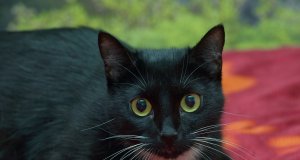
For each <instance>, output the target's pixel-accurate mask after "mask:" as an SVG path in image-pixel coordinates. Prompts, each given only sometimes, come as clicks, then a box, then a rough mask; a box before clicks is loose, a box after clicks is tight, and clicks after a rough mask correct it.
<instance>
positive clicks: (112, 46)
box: [98, 31, 133, 81]
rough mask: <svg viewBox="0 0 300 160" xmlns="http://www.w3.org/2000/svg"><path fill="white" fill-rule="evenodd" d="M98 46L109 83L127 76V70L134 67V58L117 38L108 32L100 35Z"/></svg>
mask: <svg viewBox="0 0 300 160" xmlns="http://www.w3.org/2000/svg"><path fill="white" fill-rule="evenodd" d="M98 45H99V50H100V54H101V56H102V59H103V62H104V66H105V74H106V78H107V79H108V80H109V81H118V79H119V78H120V77H122V76H123V75H124V74H126V69H129V68H130V67H131V66H132V62H133V61H132V57H130V55H129V50H128V49H127V48H126V47H125V46H123V45H122V43H121V42H120V41H118V40H117V39H116V38H115V37H113V36H112V35H110V34H109V33H106V32H102V31H101V32H100V33H99V34H98Z"/></svg>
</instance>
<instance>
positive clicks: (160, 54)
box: [138, 48, 188, 64]
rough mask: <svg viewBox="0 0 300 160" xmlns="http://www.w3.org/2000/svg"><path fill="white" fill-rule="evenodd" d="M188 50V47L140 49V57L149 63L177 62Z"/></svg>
mask: <svg viewBox="0 0 300 160" xmlns="http://www.w3.org/2000/svg"><path fill="white" fill-rule="evenodd" d="M187 52H188V49H187V48H180V49H179V48H170V49H143V50H139V51H138V57H139V58H140V59H141V60H143V61H144V62H145V63H148V64H151V63H158V62H169V63H176V62H178V61H180V60H181V59H182V58H183V57H184V55H185V54H186V53H187Z"/></svg>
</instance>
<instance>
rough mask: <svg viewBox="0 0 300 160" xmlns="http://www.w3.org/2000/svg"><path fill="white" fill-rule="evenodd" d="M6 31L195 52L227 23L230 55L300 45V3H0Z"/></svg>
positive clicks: (246, 0) (193, 0)
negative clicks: (82, 32)
mask: <svg viewBox="0 0 300 160" xmlns="http://www.w3.org/2000/svg"><path fill="white" fill-rule="evenodd" d="M0 16H1V20H0V29H1V30H11V31H16V30H33V29H44V28H57V27H77V26H89V27H92V28H95V29H103V30H105V31H107V32H110V33H111V34H113V35H115V36H116V37H118V38H119V39H122V40H124V41H126V42H127V43H129V44H131V45H132V46H135V47H143V48H162V47H163V48H166V47H184V46H192V45H194V44H195V43H196V42H197V41H199V39H200V38H201V37H202V36H203V34H205V33H206V32H207V31H208V30H209V29H210V28H211V27H212V26H214V25H217V24H219V23H223V24H224V26H225V30H226V45H225V48H226V49H249V48H264V49H265V48H277V47H282V46H296V45H299V44H300V1H299V0H206V1H203V0H162V1H154V0H85V1H84V0H48V1H46V0H44V1H40V0H24V1H16V0H11V1H5V0H0Z"/></svg>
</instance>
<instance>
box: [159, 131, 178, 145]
mask: <svg viewBox="0 0 300 160" xmlns="http://www.w3.org/2000/svg"><path fill="white" fill-rule="evenodd" d="M160 139H161V141H162V142H163V143H164V144H166V145H167V146H172V145H173V144H174V142H175V141H176V140H177V132H173V133H161V135H160Z"/></svg>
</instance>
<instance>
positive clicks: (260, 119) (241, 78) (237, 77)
mask: <svg viewBox="0 0 300 160" xmlns="http://www.w3.org/2000/svg"><path fill="white" fill-rule="evenodd" d="M223 85H224V92H225V95H226V105H225V111H224V116H223V123H224V124H228V125H225V126H224V139H225V141H227V142H228V143H227V144H226V146H225V147H226V148H227V149H228V150H230V155H231V156H232V157H233V159H234V160H254V159H256V160H300V48H281V49H276V50H251V51H233V52H229V53H225V54H224V67H223Z"/></svg>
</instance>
